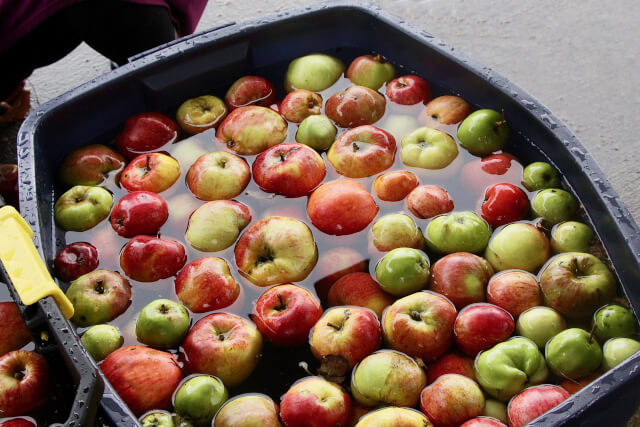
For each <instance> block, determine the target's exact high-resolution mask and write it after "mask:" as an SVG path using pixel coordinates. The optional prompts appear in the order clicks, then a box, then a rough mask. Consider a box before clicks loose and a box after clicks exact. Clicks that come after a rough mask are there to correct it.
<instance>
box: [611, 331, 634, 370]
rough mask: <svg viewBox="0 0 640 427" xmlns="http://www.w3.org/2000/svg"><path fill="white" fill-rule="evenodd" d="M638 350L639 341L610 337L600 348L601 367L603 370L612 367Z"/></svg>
mask: <svg viewBox="0 0 640 427" xmlns="http://www.w3.org/2000/svg"><path fill="white" fill-rule="evenodd" d="M638 351H640V342H638V341H636V340H633V339H631V338H612V339H610V340H608V341H607V342H605V343H604V347H603V348H602V353H603V356H602V368H603V369H604V370H605V371H608V370H610V369H613V368H615V367H616V366H618V365H619V364H621V363H622V362H624V361H625V360H626V359H628V358H629V357H631V356H632V355H634V354H635V353H637V352H638Z"/></svg>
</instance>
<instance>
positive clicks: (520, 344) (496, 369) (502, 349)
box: [474, 337, 549, 401]
mask: <svg viewBox="0 0 640 427" xmlns="http://www.w3.org/2000/svg"><path fill="white" fill-rule="evenodd" d="M474 371H475V374H476V379H477V381H478V383H479V384H480V385H481V386H482V388H483V389H484V391H485V392H487V393H489V394H490V395H491V396H493V397H495V398H496V399H498V400H502V401H507V400H509V399H510V398H511V397H513V396H515V395H516V394H517V393H519V392H520V391H522V390H524V389H525V388H526V387H529V386H531V385H536V384H542V383H543V382H544V381H545V380H546V379H547V375H548V373H549V372H548V370H547V365H546V363H545V360H544V356H543V355H542V353H540V350H538V346H537V345H536V344H535V343H534V342H533V341H531V340H530V339H528V338H524V337H515V338H511V339H509V340H507V341H504V342H501V343H499V344H496V345H494V346H493V347H492V348H490V349H489V350H486V351H483V352H481V353H480V354H478V356H476V360H475V366H474Z"/></svg>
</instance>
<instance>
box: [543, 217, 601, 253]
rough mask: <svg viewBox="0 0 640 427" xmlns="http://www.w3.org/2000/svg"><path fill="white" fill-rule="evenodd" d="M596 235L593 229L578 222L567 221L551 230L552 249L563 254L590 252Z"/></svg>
mask: <svg viewBox="0 0 640 427" xmlns="http://www.w3.org/2000/svg"><path fill="white" fill-rule="evenodd" d="M594 237H595V234H594V233H593V230H592V229H591V227H589V226H588V225H586V224H583V223H581V222H578V221H565V222H561V223H559V224H556V225H555V226H554V227H553V229H551V249H553V252H555V253H557V254H559V253H562V252H589V246H590V245H591V242H592V241H593V238H594Z"/></svg>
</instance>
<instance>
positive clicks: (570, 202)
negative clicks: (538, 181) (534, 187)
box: [531, 188, 578, 225]
mask: <svg viewBox="0 0 640 427" xmlns="http://www.w3.org/2000/svg"><path fill="white" fill-rule="evenodd" d="M531 209H532V210H533V214H534V215H535V216H537V217H540V218H542V219H543V220H544V221H545V222H546V223H548V224H551V225H554V224H557V223H559V222H563V221H568V220H570V219H571V217H573V215H574V214H575V213H576V211H577V210H578V201H577V200H576V198H575V197H573V195H572V194H571V193H569V192H568V191H564V190H561V189H559V188H547V189H545V190H542V191H540V192H538V193H537V194H536V195H535V196H534V197H533V200H532V201H531Z"/></svg>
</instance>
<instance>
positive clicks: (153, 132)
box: [116, 112, 180, 160]
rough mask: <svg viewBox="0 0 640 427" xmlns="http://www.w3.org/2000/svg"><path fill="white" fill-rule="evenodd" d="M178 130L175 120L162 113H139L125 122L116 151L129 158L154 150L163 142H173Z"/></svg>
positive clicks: (117, 140)
mask: <svg viewBox="0 0 640 427" xmlns="http://www.w3.org/2000/svg"><path fill="white" fill-rule="evenodd" d="M179 132H180V130H179V129H178V125H177V124H176V122H174V121H173V120H171V119H170V118H169V117H167V116H165V115H164V114H160V113H153V112H149V113H141V114H136V115H135V116H132V117H130V118H129V119H128V120H127V121H126V122H125V124H124V129H122V132H120V134H118V137H117V139H116V144H117V145H118V151H120V152H121V153H122V154H123V155H124V156H125V157H126V158H127V159H129V160H131V159H133V158H134V157H136V156H138V155H140V154H142V153H149V152H151V151H156V150H157V149H158V148H160V147H162V146H163V145H165V144H171V143H173V142H175V141H176V139H177V138H178V133H179Z"/></svg>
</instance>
